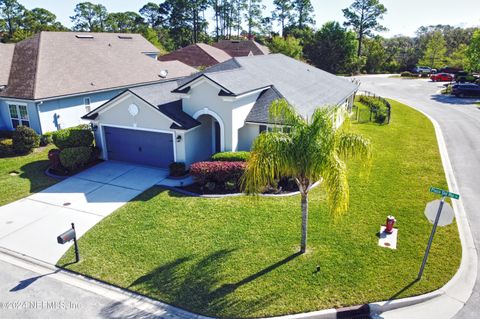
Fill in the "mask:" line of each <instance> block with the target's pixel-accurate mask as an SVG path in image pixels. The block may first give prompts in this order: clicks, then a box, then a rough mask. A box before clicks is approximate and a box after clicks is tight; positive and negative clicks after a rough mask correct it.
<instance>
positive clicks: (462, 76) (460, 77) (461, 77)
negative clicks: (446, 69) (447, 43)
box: [455, 71, 477, 83]
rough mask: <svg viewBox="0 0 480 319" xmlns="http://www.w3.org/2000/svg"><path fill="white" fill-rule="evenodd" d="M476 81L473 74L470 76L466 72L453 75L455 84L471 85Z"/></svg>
mask: <svg viewBox="0 0 480 319" xmlns="http://www.w3.org/2000/svg"><path fill="white" fill-rule="evenodd" d="M476 80H477V77H475V76H474V75H473V74H470V73H468V72H466V71H460V72H458V73H457V74H455V82H459V83H465V82H470V83H473V82H475V81H476Z"/></svg>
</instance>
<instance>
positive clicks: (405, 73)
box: [400, 71, 413, 77]
mask: <svg viewBox="0 0 480 319" xmlns="http://www.w3.org/2000/svg"><path fill="white" fill-rule="evenodd" d="M400 76H401V77H413V73H412V72H408V71H404V72H402V73H400Z"/></svg>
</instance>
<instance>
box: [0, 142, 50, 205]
mask: <svg viewBox="0 0 480 319" xmlns="http://www.w3.org/2000/svg"><path fill="white" fill-rule="evenodd" d="M49 149H51V147H46V148H39V149H36V150H35V151H34V152H33V153H31V154H28V155H22V156H11V157H0V190H1V195H0V206H2V205H5V204H8V203H10V202H13V201H16V200H17V199H20V198H23V197H25V196H28V195H30V194H32V193H35V192H38V191H41V190H42V189H44V188H46V187H48V186H51V185H53V184H55V183H56V182H57V180H55V179H53V178H50V177H48V176H46V175H45V174H44V171H45V169H46V168H47V167H48V158H47V155H48V150H49ZM12 172H15V173H16V174H12V175H14V176H12V175H11V173H12Z"/></svg>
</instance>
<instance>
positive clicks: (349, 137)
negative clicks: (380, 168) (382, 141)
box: [337, 132, 372, 160]
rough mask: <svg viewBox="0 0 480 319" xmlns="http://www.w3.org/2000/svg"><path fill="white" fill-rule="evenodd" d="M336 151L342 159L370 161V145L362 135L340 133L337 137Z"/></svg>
mask: <svg viewBox="0 0 480 319" xmlns="http://www.w3.org/2000/svg"><path fill="white" fill-rule="evenodd" d="M337 151H338V155H339V156H341V157H342V158H359V159H366V160H370V159H371V157H372V144H371V142H370V140H369V139H367V138H365V137H363V136H362V135H359V134H355V133H348V132H341V133H340V134H339V135H337Z"/></svg>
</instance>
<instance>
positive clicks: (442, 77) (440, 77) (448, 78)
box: [430, 73, 454, 82]
mask: <svg viewBox="0 0 480 319" xmlns="http://www.w3.org/2000/svg"><path fill="white" fill-rule="evenodd" d="M430 79H431V80H432V81H433V82H452V81H453V79H454V77H453V75H451V74H448V73H438V74H433V75H432V76H431V77H430Z"/></svg>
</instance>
